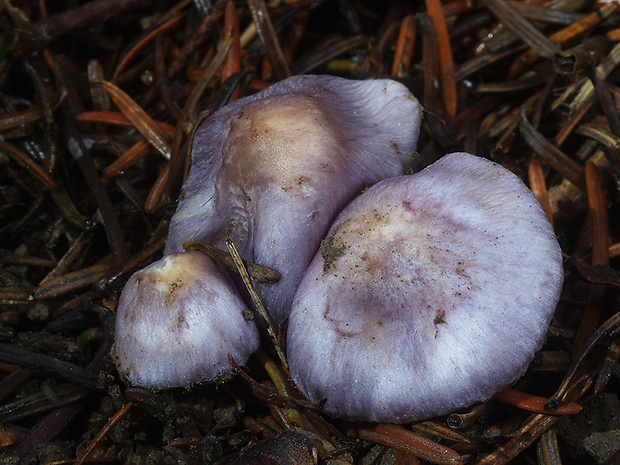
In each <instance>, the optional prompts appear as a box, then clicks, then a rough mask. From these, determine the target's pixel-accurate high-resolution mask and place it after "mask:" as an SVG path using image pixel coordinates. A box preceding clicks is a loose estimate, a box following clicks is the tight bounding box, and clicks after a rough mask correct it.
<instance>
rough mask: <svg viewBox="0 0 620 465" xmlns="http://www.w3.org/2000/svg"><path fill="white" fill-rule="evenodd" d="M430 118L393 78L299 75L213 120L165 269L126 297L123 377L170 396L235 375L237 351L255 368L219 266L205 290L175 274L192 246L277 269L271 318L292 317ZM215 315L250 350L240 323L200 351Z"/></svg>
mask: <svg viewBox="0 0 620 465" xmlns="http://www.w3.org/2000/svg"><path fill="white" fill-rule="evenodd" d="M421 115H422V109H421V107H420V105H419V103H418V101H417V100H416V99H415V97H414V96H413V95H412V94H411V93H410V92H409V90H408V89H407V88H406V87H405V86H403V85H402V84H399V83H397V82H395V81H392V80H387V79H383V80H370V81H350V80H347V79H342V78H337V77H332V76H297V77H293V78H290V79H287V80H285V81H282V82H280V83H278V84H275V85H273V86H271V87H269V88H268V89H265V90H264V91H262V92H259V93H257V94H255V95H252V96H250V97H246V98H243V99H240V100H238V101H236V102H234V103H232V104H230V105H228V106H226V107H224V108H222V109H221V110H220V111H218V112H216V113H215V114H213V115H211V116H210V117H209V118H207V119H206V120H205V121H204V122H203V123H202V124H201V125H200V127H199V128H198V129H197V130H196V132H195V135H194V139H193V141H192V160H191V170H190V173H189V176H188V179H187V181H186V183H185V185H184V188H183V193H182V198H181V200H180V202H179V205H178V208H177V211H176V212H175V214H174V216H173V217H172V219H171V222H170V230H169V234H168V241H167V243H166V249H165V257H164V259H163V260H165V266H164V265H162V264H160V263H157V264H154V265H151V267H149V268H148V269H147V270H143V271H142V272H138V273H137V274H136V275H134V276H133V277H132V278H131V279H130V280H129V283H128V285H127V286H125V288H124V289H123V292H122V294H121V298H120V301H119V305H118V310H117V319H116V342H115V348H114V349H115V353H116V357H117V365H118V369H119V372H120V374H121V375H122V376H123V377H124V378H126V379H127V380H128V381H129V382H131V383H132V384H139V385H141V386H143V387H148V388H152V389H162V388H169V387H175V386H185V385H188V384H190V383H195V382H199V381H204V380H209V379H212V378H213V377H214V376H216V375H217V374H219V373H221V372H222V371H226V370H228V369H229V367H228V364H227V363H222V361H223V360H224V361H225V360H226V359H227V354H228V353H229V352H230V353H233V354H237V355H238V357H236V358H235V359H236V360H237V362H238V363H245V361H246V360H247V358H248V356H249V354H251V353H252V352H253V351H254V350H256V347H257V342H256V341H257V339H256V337H255V336H254V335H252V334H250V333H249V330H248V329H247V328H245V326H247V324H249V323H244V324H242V323H241V322H239V321H237V320H236V318H237V315H238V314H239V310H238V305H237V303H235V304H232V303H226V304H224V303H223V302H222V301H221V299H220V298H215V297H212V296H213V295H218V296H227V298H229V297H228V296H229V294H230V293H231V292H232V291H231V283H230V282H229V280H228V279H223V278H222V271H221V269H220V268H219V265H215V264H211V265H210V266H209V267H208V268H209V269H208V270H207V269H206V267H205V269H204V270H203V272H202V273H203V275H202V277H201V283H200V285H199V286H198V285H197V286H180V285H179V284H178V281H177V280H176V277H175V278H174V279H175V281H170V280H169V278H170V277H171V276H176V275H174V273H173V272H172V271H171V270H172V269H174V267H176V266H184V265H183V261H182V260H181V258H180V257H181V256H182V252H183V244H185V243H187V242H194V241H201V242H204V243H207V244H211V245H215V246H220V247H222V248H223V243H224V241H225V239H226V238H227V237H231V238H232V239H233V241H234V243H235V244H236V246H237V247H238V249H239V252H240V254H241V255H242V257H243V258H245V259H246V260H249V261H252V262H256V263H260V264H261V265H265V266H268V267H271V268H273V269H276V270H278V271H279V272H280V274H281V275H282V279H281V280H280V281H279V282H278V283H277V284H269V285H257V290H258V292H259V295H260V297H261V299H262V301H263V303H264V304H265V307H266V308H267V309H268V311H269V313H270V316H271V319H272V320H273V321H274V322H275V323H281V322H283V321H284V320H285V319H286V318H287V317H288V313H289V312H290V308H291V303H292V300H293V295H294V293H295V291H296V289H297V287H298V285H299V282H300V281H301V278H302V276H303V273H304V271H305V269H306V268H307V266H308V265H309V263H310V261H311V260H312V257H313V256H314V254H315V252H316V250H317V249H318V247H319V244H320V241H321V239H322V238H323V237H324V236H325V233H326V232H327V230H328V229H329V227H330V225H331V222H332V221H333V219H334V218H335V216H336V215H337V214H338V213H339V212H340V210H342V208H343V207H344V206H345V205H346V204H347V203H348V202H349V201H350V200H351V199H352V198H353V197H355V196H356V195H357V194H358V193H359V192H360V191H361V190H362V189H364V188H365V187H366V186H367V185H371V184H374V183H376V182H378V181H380V180H382V179H384V178H388V177H393V176H398V175H402V174H403V172H404V164H405V161H406V158H407V155H408V154H409V153H410V152H412V151H414V150H415V149H416V144H417V139H418V134H419V128H420V120H421ZM175 254H177V255H175ZM172 257H178V258H174V259H173V258H172ZM201 260H202V261H209V260H210V259H209V258H207V257H203V258H202V259H201ZM161 270H165V272H161ZM181 274H182V275H183V276H188V274H187V273H185V272H179V275H181ZM145 276H149V279H145ZM190 289H191V290H192V292H191V293H188V292H187V291H189V290H190ZM235 292H236V291H235ZM203 293H204V294H203ZM239 301H240V298H238V299H237V301H236V302H239ZM172 302H174V305H171V303H172ZM216 302H217V305H216V304H215V303H216ZM206 306H208V307H210V308H209V309H206V308H204V307H206ZM190 313H191V314H192V316H191V318H190V316H189V314H190ZM153 314H158V315H159V314H163V315H159V316H153ZM216 314H217V315H219V316H218V318H220V319H225V318H227V316H228V315H233V316H232V317H231V318H233V320H234V321H235V323H234V324H235V325H236V327H237V328H239V327H241V326H243V327H244V328H245V329H244V331H245V332H244V334H246V335H247V340H246V341H247V342H246V343H245V345H243V340H237V339H236V338H235V337H234V336H233V334H234V333H233V331H234V330H233V328H232V326H230V327H228V328H227V329H226V331H222V332H221V334H222V337H221V344H219V345H217V344H209V345H205V346H204V347H199V346H198V345H197V344H196V341H197V340H198V336H197V335H198V334H200V333H201V331H203V329H202V328H205V330H204V331H205V338H210V337H211V333H212V332H214V331H215V330H214V329H213V328H212V327H211V325H216V323H214V322H212V321H211V319H210V316H211V315H216ZM162 321H164V322H165V325H160V324H161V323H162ZM174 322H178V325H177V326H174ZM231 324H232V323H231ZM252 324H253V323H252ZM156 326H157V327H156ZM149 327H153V330H152V331H149V330H148V328H149ZM164 327H165V328H166V329H164ZM173 328H174V330H172V329H173ZM168 330H171V331H169V332H167V331H168ZM217 331H219V330H217ZM217 331H215V332H216V333H217ZM166 332H167V334H168V336H164V334H165V333H166ZM239 334H241V333H239ZM170 347H174V348H175V349H174V350H169V348H170ZM194 359H195V360H196V363H195V364H194V363H192V360H194ZM208 363H211V368H210V369H208V370H207V369H205V366H206V365H207V364H208Z"/></svg>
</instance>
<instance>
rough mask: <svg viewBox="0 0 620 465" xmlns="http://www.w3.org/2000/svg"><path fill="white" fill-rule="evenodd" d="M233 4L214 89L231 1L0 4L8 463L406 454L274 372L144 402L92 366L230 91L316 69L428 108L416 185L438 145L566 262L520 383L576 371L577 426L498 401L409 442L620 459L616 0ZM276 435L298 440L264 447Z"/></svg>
mask: <svg viewBox="0 0 620 465" xmlns="http://www.w3.org/2000/svg"><path fill="white" fill-rule="evenodd" d="M236 3H237V13H238V21H239V27H237V28H236V29H238V30H240V31H241V33H242V34H241V46H240V49H241V52H240V57H239V59H238V60H237V59H235V58H232V59H231V60H230V62H228V63H227V64H226V65H225V69H224V71H223V74H224V78H228V80H225V79H222V78H221V74H222V72H221V71H220V68H221V67H220V66H219V65H218V66H215V63H216V61H214V60H217V59H218V55H217V51H218V49H217V47H218V45H221V44H222V43H223V39H222V37H223V36H224V28H225V24H228V25H232V24H234V19H233V17H232V16H231V15H230V14H229V15H228V16H227V17H225V14H224V11H225V4H226V2H223V1H217V2H215V3H214V5H213V6H212V7H211V8H210V9H204V10H202V9H201V8H199V6H200V2H198V1H196V2H194V3H192V2H190V1H182V2H175V1H165V0H162V1H153V0H151V1H144V0H142V1H137V0H116V1H93V2H79V1H67V0H66V1H60V0H59V1H55V2H47V3H46V2H43V1H40V2H25V1H23V2H21V1H13V2H10V1H9V0H5V1H3V2H2V3H1V4H0V31H2V41H1V48H0V50H1V51H2V54H1V58H2V62H1V66H0V84H1V87H0V107H1V108H2V112H1V113H2V114H1V115H0V130H1V131H2V141H1V142H0V167H1V170H0V339H1V343H0V372H1V373H2V374H1V375H0V402H1V403H2V405H1V406H0V447H2V449H1V450H0V458H1V460H2V462H3V463H27V464H35V463H45V464H51V463H56V464H60V463H76V458H80V457H83V456H84V454H86V453H87V452H88V456H87V457H86V458H85V462H84V463H132V464H147V463H149V464H151V463H157V464H166V463H188V464H192V463H196V464H198V463H234V462H236V461H237V460H238V459H239V457H240V456H241V454H242V453H244V452H246V451H247V450H248V449H249V448H250V447H251V446H252V445H253V444H259V446H258V447H260V448H261V450H258V451H257V450H256V449H254V450H253V452H250V453H249V454H248V455H247V456H246V462H245V463H257V462H256V461H258V460H263V461H262V462H260V461H259V462H258V463H304V464H305V463H314V461H315V460H318V461H319V463H344V462H346V463H364V464H371V463H377V464H386V463H393V462H394V461H395V460H398V463H412V464H413V463H417V462H416V459H414V458H412V457H411V456H409V455H406V454H404V453H403V452H401V451H399V450H398V448H399V447H401V448H402V447H404V446H403V444H400V445H395V446H394V450H395V452H394V451H393V450H392V449H391V448H390V447H387V446H381V445H375V444H374V443H373V442H370V441H364V440H358V439H353V438H351V437H350V436H349V435H348V434H347V433H348V432H350V429H351V427H350V425H345V424H342V423H339V422H334V421H331V420H329V419H325V418H322V417H321V416H320V415H319V414H317V413H316V411H314V410H312V409H305V408H301V407H298V404H297V403H295V402H293V401H291V400H290V399H287V398H286V397H282V396H278V395H276V391H275V388H274V384H273V383H274V381H273V380H272V379H271V378H270V377H269V376H268V374H267V372H266V370H265V368H266V367H268V368H273V367H275V369H276V370H278V369H280V368H278V367H277V366H276V365H275V364H274V363H273V362H271V361H270V358H267V359H261V360H259V359H258V358H257V359H252V360H251V361H250V362H249V364H248V367H247V370H246V371H247V373H248V374H249V376H251V379H250V378H249V377H248V378H242V377H239V376H237V377H235V378H234V379H233V380H232V381H230V382H229V383H227V384H223V385H220V386H199V387H195V388H193V389H191V390H174V391H171V392H167V393H160V394H155V393H151V392H147V391H143V390H140V389H135V388H127V386H125V385H124V384H123V383H122V382H121V381H120V380H119V379H118V377H117V375H116V372H115V369H114V366H113V362H112V360H111V358H110V355H109V354H110V347H111V341H112V338H113V334H112V322H113V319H114V311H115V307H116V300H117V298H118V293H119V291H120V289H121V288H122V284H123V282H124V281H125V280H126V279H127V277H128V275H129V274H130V273H131V272H132V271H134V270H135V269H138V268H140V267H141V266H143V265H144V264H145V263H147V262H149V261H151V260H153V259H154V258H156V257H158V256H159V254H161V248H162V246H163V239H164V237H165V231H166V221H167V219H168V218H169V216H170V214H171V212H172V211H173V210H174V203H175V200H176V198H177V196H178V192H179V188H180V185H181V183H182V177H183V176H182V175H183V167H184V164H185V159H186V155H187V152H186V148H185V147H186V141H187V138H188V133H189V131H190V129H191V127H192V125H193V123H194V122H195V121H196V120H197V118H198V114H199V113H200V112H202V111H205V110H206V111H214V110H215V109H217V108H218V107H219V106H221V105H222V104H224V103H225V102H226V101H227V100H228V98H229V97H230V94H231V90H232V89H233V88H234V87H235V86H236V85H237V84H238V85H239V87H240V93H241V95H246V94H250V93H252V92H255V91H257V90H259V89H262V88H264V87H266V86H268V85H269V84H270V83H273V82H275V81H277V80H281V79H283V78H285V77H286V76H288V75H289V73H290V74H303V73H329V74H339V75H343V76H346V77H351V78H357V79H361V78H369V77H378V76H381V77H384V76H392V77H393V78H395V79H398V80H400V81H401V82H403V83H405V84H406V85H407V86H408V87H409V88H410V89H411V90H412V91H413V92H414V94H415V95H417V96H418V97H419V99H420V101H421V102H422V103H423V105H424V107H425V122H424V127H423V131H422V134H421V139H420V143H419V149H418V152H419V153H417V154H414V155H413V156H412V157H411V158H410V170H411V171H417V170H419V169H421V168H422V167H424V166H426V165H428V164H429V163H431V162H432V161H434V160H436V159H437V158H438V157H440V156H441V155H442V154H444V153H447V152H450V151H454V150H466V151H470V152H472V153H477V154H479V155H481V156H485V157H488V158H490V159H493V160H495V161H497V162H499V163H501V164H502V165H504V166H506V167H507V168H509V169H511V170H512V171H514V172H515V173H516V174H517V175H519V176H520V177H521V178H522V179H524V181H526V183H528V185H530V186H531V188H532V190H533V191H534V192H535V194H536V195H537V196H538V197H539V199H540V200H541V203H543V205H545V206H547V207H548V211H549V215H550V216H552V217H553V219H554V225H555V229H556V232H557V235H558V238H559V240H560V243H561V245H562V249H563V252H564V253H565V255H566V263H565V264H566V267H565V268H566V282H565V289H564V293H563V296H562V300H561V302H560V305H559V307H558V311H557V313H556V318H555V320H554V322H553V324H552V328H551V329H550V333H549V338H548V342H547V344H546V345H545V347H544V348H543V350H542V351H541V353H540V354H539V355H538V356H537V358H536V360H535V362H534V363H533V365H532V367H531V369H530V371H528V373H527V374H526V375H525V376H524V378H523V379H522V380H521V381H519V383H518V384H517V385H516V386H515V387H516V388H517V389H519V390H522V391H524V392H528V393H531V394H535V395H538V396H545V397H550V396H552V395H553V394H554V392H555V391H556V389H558V387H559V386H560V385H561V383H562V381H563V380H564V379H569V381H570V382H569V383H568V395H567V398H570V399H571V400H577V399H579V398H582V399H583V405H584V411H583V412H582V413H580V414H578V415H577V416H575V417H574V418H573V417H571V418H562V419H561V420H560V421H559V422H557V427H555V426H554V425H555V420H556V417H551V416H549V415H530V414H529V413H527V412H525V411H523V410H521V409H519V408H516V407H514V406H508V405H505V404H503V403H500V402H498V401H496V400H492V401H490V402H489V403H488V404H487V405H486V408H482V407H480V408H477V407H474V408H471V409H468V410H467V411H465V412H462V414H461V415H458V416H453V417H450V418H437V419H434V420H433V422H425V423H423V424H421V425H413V426H412V427H411V428H410V427H409V426H408V427H407V429H414V430H415V431H422V432H423V434H427V435H429V436H432V437H434V438H435V439H436V440H438V441H440V442H441V443H443V444H445V445H448V446H450V447H451V448H453V449H454V450H456V451H458V452H459V453H460V454H462V458H463V460H464V461H465V462H468V463H469V462H471V463H495V464H497V463H507V462H508V461H510V460H511V459H514V463H537V461H538V463H545V464H552V463H559V462H558V461H557V454H559V455H560V456H561V457H562V461H563V463H568V464H571V463H606V464H612V463H620V453H619V452H618V451H619V450H620V438H619V436H620V424H619V421H620V420H619V415H620V408H619V407H618V398H617V394H616V393H617V392H618V369H617V367H615V362H616V360H617V358H618V353H619V352H620V349H619V348H618V346H617V345H615V344H612V341H613V339H614V337H615V338H616V339H617V336H618V328H619V324H618V319H619V317H618V313H617V309H618V301H617V288H618V285H619V282H620V280H619V278H618V274H617V272H616V270H615V268H616V265H617V260H618V258H617V257H618V255H619V254H620V246H618V245H617V241H618V235H617V234H616V233H617V230H618V224H617V213H618V174H619V171H618V161H619V158H618V156H619V150H620V139H619V138H620V119H619V118H618V108H619V101H618V100H619V99H620V90H619V89H618V87H617V84H618V77H619V75H618V72H617V70H616V65H617V63H618V62H619V61H620V48H618V43H617V41H618V40H619V38H620V32H619V31H620V30H619V29H617V28H618V27H619V26H620V23H619V19H620V16H619V14H618V9H617V7H616V5H615V4H611V3H608V4H604V3H591V2H584V1H576V0H558V1H555V2H546V3H544V4H543V3H542V2H537V3H540V5H539V6H534V5H529V6H527V5H524V4H520V5H515V4H513V3H506V2H505V1H503V0H485V1H484V2H481V3H471V2H469V3H468V2H462V1H459V0H454V1H446V2H444V3H443V4H439V3H438V2H437V1H435V0H428V1H427V2H426V4H421V3H414V2H405V1H402V2H399V1H392V2H371V1H367V2H363V1H349V0H340V1H312V2H311V1H305V0H301V1H298V2H296V3H295V2H290V3H280V2H278V1H274V2H270V3H269V5H268V6H265V5H264V4H263V2H262V1H256V0H251V1H248V2H247V3H246V2H236ZM379 3H381V6H378V4H379ZM264 8H267V10H263V9H264ZM265 11H268V14H261V13H264V12H265ZM525 18H528V19H525ZM253 24H256V25H258V28H257V29H258V31H259V34H257V33H256V29H254V28H253V26H252V25H253ZM233 30H235V28H234V27H233ZM399 35H400V36H401V39H400V42H399ZM549 38H551V40H550V39H549ZM233 50H234V46H233ZM265 52H266V53H265ZM452 60H453V61H452ZM236 62H237V63H239V64H240V67H239V69H240V71H241V72H240V73H237V69H236V68H235V63H236ZM211 64H213V66H211V67H210V65H211ZM102 81H105V82H106V83H111V84H113V85H111V84H101V82H102ZM591 83H594V86H592V85H591ZM119 89H120V90H122V91H123V92H124V94H126V95H127V96H128V98H131V99H132V100H133V102H135V104H134V103H133V102H129V103H126V104H125V105H124V104H123V98H124V97H123V94H121V92H120V91H119ZM110 97H112V100H113V102H110ZM137 106H139V107H140V108H142V109H143V110H144V111H145V112H146V113H147V114H148V115H150V118H152V120H154V121H157V122H160V123H165V124H161V125H158V124H153V123H151V122H149V120H147V119H146V118H144V116H143V115H141V114H139V113H138V112H137V111H136V107H137ZM119 109H120V110H119ZM93 111H98V112H105V113H95V114H93V113H90V114H88V113H86V112H93ZM123 114H124V116H123ZM135 128H139V131H137V130H136V129H135ZM144 140H148V143H145V142H141V141H144ZM128 151H131V152H130V153H133V154H135V155H136V157H135V159H133V160H132V161H129V162H125V161H124V160H126V157H127V154H126V152H128ZM122 154H125V155H124V156H122V157H121V155H122ZM119 157H120V159H121V160H122V161H121V164H120V166H119V164H118V162H117V160H118V159H119ZM166 157H168V158H170V161H169V162H168V161H167V160H166ZM136 160H137V161H136ZM114 162H117V164H113V163H114ZM546 198H548V200H545V199H546ZM524 246H527V245H526V244H524ZM523 291H524V292H527V289H524V290H523ZM592 335H594V336H593V339H590V343H591V344H589V343H588V342H587V341H588V338H590V337H591V336H592ZM589 345H590V346H591V350H588V351H585V352H584V350H583V349H584V348H588V347H589ZM267 352H268V353H270V352H269V350H267ZM581 355H583V356H581ZM267 357H269V356H267ZM274 358H275V357H274ZM572 362H574V363H576V364H577V370H576V374H575V375H574V376H573V375H572V372H569V368H570V366H571V363H572ZM284 377H285V378H286V375H284ZM608 379H609V383H607V384H606V382H607V380H608ZM252 380H254V381H252ZM275 382H276V383H278V382H279V381H278V380H277V378H275ZM279 387H281V386H279ZM595 387H596V390H598V391H600V393H599V394H597V395H595V394H594V390H595ZM291 406H296V407H298V408H299V409H300V411H301V412H302V418H301V419H299V418H295V417H291V416H290V415H291V414H290V411H287V409H286V407H291ZM110 419H113V420H114V421H117V423H116V424H115V426H113V427H112V428H110V429H109V430H108V429H106V423H107V422H108V421H109V420H110ZM286 429H289V430H294V431H296V433H297V434H298V435H292V434H287V435H283V436H282V435H280V436H277V439H275V440H274V439H271V438H274V437H276V435H277V434H278V433H279V432H280V431H282V430H286ZM556 432H557V444H558V451H557V452H554V448H553V445H554V444H555V437H556ZM387 436H388V438H389V437H390V434H387ZM384 442H385V441H384ZM91 444H92V446H93V447H92V448H90V449H89V445H91ZM537 452H538V454H539V457H538V458H537ZM261 454H263V455H261ZM264 454H266V455H267V456H269V455H271V456H275V457H276V459H275V460H276V461H275V462H269V461H267V459H265V458H264V457H265V455H264ZM260 457H262V458H260ZM435 458H436V459H438V458H439V455H437V454H435Z"/></svg>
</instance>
